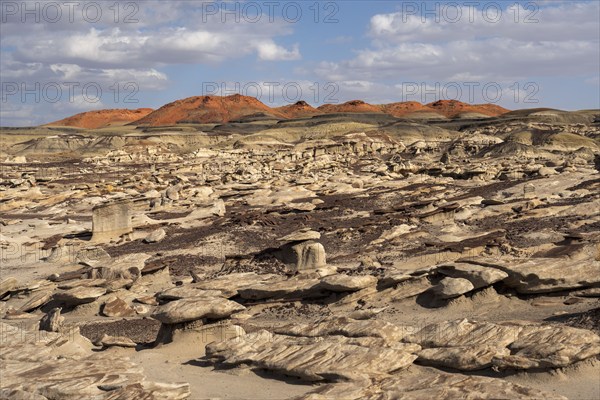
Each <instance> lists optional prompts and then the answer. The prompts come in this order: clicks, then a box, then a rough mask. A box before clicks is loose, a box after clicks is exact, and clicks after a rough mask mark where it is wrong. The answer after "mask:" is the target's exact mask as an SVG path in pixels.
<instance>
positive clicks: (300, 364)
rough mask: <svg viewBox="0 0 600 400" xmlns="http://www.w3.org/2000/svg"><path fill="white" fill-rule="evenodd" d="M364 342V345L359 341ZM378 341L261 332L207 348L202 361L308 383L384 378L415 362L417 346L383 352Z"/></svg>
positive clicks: (213, 344) (210, 345) (401, 347)
mask: <svg viewBox="0 0 600 400" xmlns="http://www.w3.org/2000/svg"><path fill="white" fill-rule="evenodd" d="M361 339H367V340H361ZM377 342H378V343H380V344H381V343H383V342H382V341H381V339H375V340H373V338H358V339H354V338H346V337H343V336H329V337H326V338H320V337H319V338H312V337H290V336H284V335H277V334H272V333H269V332H267V331H265V330H261V331H258V332H254V333H250V334H246V335H242V336H240V337H237V338H235V339H231V340H227V341H223V342H218V343H210V344H208V345H207V346H206V354H207V357H208V358H210V359H212V360H214V361H216V362H221V363H223V364H228V365H238V364H242V363H250V364H251V365H252V366H254V367H257V368H264V369H268V370H271V371H276V372H280V373H284V374H286V375H290V376H297V377H299V378H301V379H303V380H307V381H322V380H330V381H336V380H345V379H365V378H372V377H385V376H387V374H389V373H391V372H394V371H398V370H400V369H403V368H406V367H408V366H409V365H411V364H412V362H413V361H414V360H415V359H416V358H417V356H416V354H415V353H416V352H417V351H419V350H420V347H419V346H416V347H413V346H401V345H396V346H394V347H383V346H381V345H379V346H377V345H374V344H376V343H377Z"/></svg>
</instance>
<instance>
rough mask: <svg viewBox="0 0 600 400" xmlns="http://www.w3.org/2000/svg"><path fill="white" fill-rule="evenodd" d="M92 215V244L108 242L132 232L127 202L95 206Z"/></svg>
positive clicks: (129, 207)
mask: <svg viewBox="0 0 600 400" xmlns="http://www.w3.org/2000/svg"><path fill="white" fill-rule="evenodd" d="M92 213H93V214H92V241H93V242H109V241H111V240H116V239H119V238H120V237H121V236H122V235H125V234H128V233H131V232H132V231H133V228H132V224H131V202H130V201H128V200H124V201H118V202H114V203H110V204H103V205H99V206H96V207H94V209H93V210H92Z"/></svg>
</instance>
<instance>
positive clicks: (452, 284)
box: [431, 278, 475, 299]
mask: <svg viewBox="0 0 600 400" xmlns="http://www.w3.org/2000/svg"><path fill="white" fill-rule="evenodd" d="M473 289H475V286H473V284H472V283H471V282H469V281H468V280H466V279H464V278H444V279H442V280H441V281H440V282H439V283H438V284H437V285H436V286H434V287H433V288H432V289H431V290H432V291H433V293H434V294H435V296H436V297H438V298H440V299H451V298H453V297H458V296H460V295H462V294H465V293H468V292H470V291H471V290H473Z"/></svg>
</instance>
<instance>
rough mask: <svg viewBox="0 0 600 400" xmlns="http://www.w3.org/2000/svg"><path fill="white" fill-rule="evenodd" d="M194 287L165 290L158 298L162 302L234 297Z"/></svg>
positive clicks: (218, 291) (177, 287)
mask: <svg viewBox="0 0 600 400" xmlns="http://www.w3.org/2000/svg"><path fill="white" fill-rule="evenodd" d="M193 285H194V284H191V285H183V286H176V287H174V288H170V289H167V290H163V291H162V292H160V293H159V294H158V295H157V296H156V297H157V298H158V299H159V300H162V301H171V300H180V299H186V298H189V297H206V298H211V299H212V298H215V297H223V298H227V297H233V296H226V295H225V294H224V293H223V292H222V291H220V290H206V289H198V288H196V287H194V286H193ZM228 295H231V293H228Z"/></svg>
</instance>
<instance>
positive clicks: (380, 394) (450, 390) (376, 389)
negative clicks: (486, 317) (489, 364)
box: [294, 373, 567, 400]
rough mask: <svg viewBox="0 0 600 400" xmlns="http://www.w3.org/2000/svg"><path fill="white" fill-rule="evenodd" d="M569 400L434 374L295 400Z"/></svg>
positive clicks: (351, 385)
mask: <svg viewBox="0 0 600 400" xmlns="http://www.w3.org/2000/svg"><path fill="white" fill-rule="evenodd" d="M338 399H344V400H386V399H394V400H432V399H444V400H464V399H477V400H514V399H519V400H541V399H544V400H567V398H566V397H563V396H560V395H557V394H554V393H550V392H544V391H542V390H539V389H534V388H529V387H526V386H522V385H517V384H514V383H510V382H507V381H506V380H503V379H499V378H487V377H482V376H465V375H460V374H447V373H432V374H428V375H426V376H422V377H415V376H410V375H409V376H403V375H402V374H396V375H394V376H392V377H389V378H385V379H383V380H381V381H380V382H374V383H371V384H370V385H368V384H367V385H365V383H364V382H347V383H335V384H329V385H324V386H321V387H319V388H317V389H315V390H314V391H312V392H310V393H307V394H306V395H303V396H300V397H296V398H294V400H338Z"/></svg>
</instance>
